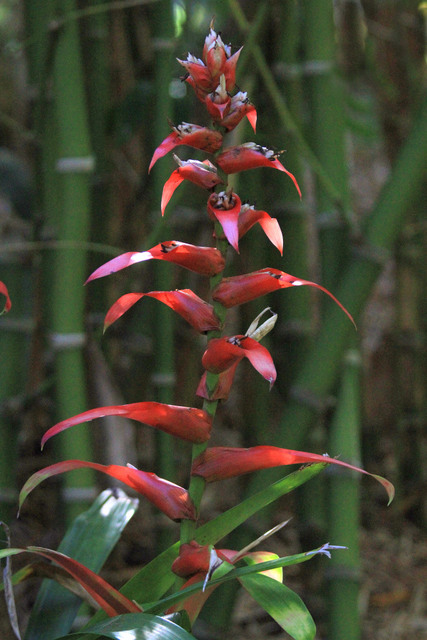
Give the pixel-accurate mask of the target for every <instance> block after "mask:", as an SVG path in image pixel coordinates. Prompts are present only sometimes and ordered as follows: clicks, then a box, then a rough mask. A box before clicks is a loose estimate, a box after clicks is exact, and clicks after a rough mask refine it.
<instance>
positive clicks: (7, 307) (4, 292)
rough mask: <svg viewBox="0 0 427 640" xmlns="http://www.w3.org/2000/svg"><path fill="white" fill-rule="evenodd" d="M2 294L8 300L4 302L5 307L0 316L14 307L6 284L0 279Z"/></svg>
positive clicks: (0, 291)
mask: <svg viewBox="0 0 427 640" xmlns="http://www.w3.org/2000/svg"><path fill="white" fill-rule="evenodd" d="M0 294H2V295H4V297H5V298H6V302H5V304H4V307H3V309H2V310H1V311H0V316H1V315H2V314H3V313H7V312H8V311H10V309H11V308H12V302H11V299H10V296H9V292H8V290H7V287H6V285H5V284H4V282H2V281H1V280H0Z"/></svg>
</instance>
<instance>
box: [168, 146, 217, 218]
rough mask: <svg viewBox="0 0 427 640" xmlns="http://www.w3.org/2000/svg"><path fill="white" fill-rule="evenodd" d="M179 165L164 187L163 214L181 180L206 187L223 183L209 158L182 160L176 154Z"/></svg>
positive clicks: (209, 187) (211, 187)
mask: <svg viewBox="0 0 427 640" xmlns="http://www.w3.org/2000/svg"><path fill="white" fill-rule="evenodd" d="M174 158H175V160H176V161H177V162H178V164H179V167H178V169H175V171H174V172H173V173H172V175H171V176H170V178H169V179H168V180H166V182H165V186H164V187H163V193H162V202H161V210H162V215H164V213H165V209H166V206H167V204H168V202H169V200H170V199H171V197H172V195H173V193H174V191H175V189H176V188H177V187H179V185H180V184H181V182H183V181H184V180H189V181H190V182H193V183H194V184H196V185H197V186H198V187H203V188H204V189H213V187H215V186H216V185H217V184H221V183H222V180H221V178H220V177H219V176H218V173H217V170H216V167H215V166H214V165H213V164H212V162H210V161H209V160H203V162H199V161H198V160H180V159H179V158H178V157H177V156H174Z"/></svg>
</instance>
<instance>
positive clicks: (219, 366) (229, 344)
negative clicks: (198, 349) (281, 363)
mask: <svg viewBox="0 0 427 640" xmlns="http://www.w3.org/2000/svg"><path fill="white" fill-rule="evenodd" d="M242 358H248V360H249V361H250V363H251V364H252V366H253V367H254V369H256V370H257V371H258V373H260V374H261V375H262V377H263V378H265V379H266V380H268V382H269V383H270V387H271V386H272V385H273V384H274V382H275V380H276V375H277V374H276V369H275V367H274V363H273V359H272V357H271V355H270V353H269V351H268V350H267V349H266V348H265V347H263V346H262V345H261V344H259V342H257V341H256V340H253V338H249V337H248V336H242V335H238V336H233V337H231V338H230V337H223V338H213V339H212V340H210V341H209V344H208V347H207V349H206V351H205V353H204V354H203V357H202V365H203V366H204V368H205V369H206V370H207V371H211V372H212V373H221V372H223V371H226V370H227V369H229V368H230V367H231V366H233V365H235V364H237V363H238V362H240V360H242Z"/></svg>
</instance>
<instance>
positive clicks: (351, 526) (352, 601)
mask: <svg viewBox="0 0 427 640" xmlns="http://www.w3.org/2000/svg"><path fill="white" fill-rule="evenodd" d="M354 343H355V346H354V347H353V348H352V349H349V350H348V351H347V354H346V356H345V359H344V370H343V375H342V379H341V385H340V391H339V395H338V403H337V409H336V411H335V413H334V417H333V419H332V422H331V425H330V432H329V443H328V446H329V450H330V451H334V452H337V453H338V452H339V454H340V456H341V458H340V459H342V460H345V461H346V462H350V463H351V464H354V465H357V466H360V422H361V415H360V414H361V411H360V407H361V399H360V368H361V364H362V363H361V355H360V351H359V349H358V348H357V341H356V339H355V340H354ZM326 477H327V479H328V494H327V498H328V501H327V507H328V510H327V513H328V539H330V540H333V541H334V543H335V544H340V545H345V546H346V547H347V550H346V552H345V553H343V554H341V555H338V554H336V555H334V557H333V558H332V559H331V562H330V564H328V566H327V568H326V577H327V579H328V582H329V593H328V595H329V602H328V612H329V637H330V638H331V640H341V639H342V638H346V640H359V639H360V637H361V628H360V617H359V607H358V601H359V582H360V559H359V531H358V527H359V505H360V496H359V494H360V482H359V476H358V474H356V473H354V472H349V473H334V472H333V471H332V469H330V468H329V469H327V470H326Z"/></svg>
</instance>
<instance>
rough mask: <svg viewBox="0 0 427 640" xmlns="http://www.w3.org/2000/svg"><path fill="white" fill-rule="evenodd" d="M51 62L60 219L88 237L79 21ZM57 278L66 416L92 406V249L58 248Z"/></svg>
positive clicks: (64, 33) (83, 476)
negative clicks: (88, 307) (88, 385)
mask: <svg viewBox="0 0 427 640" xmlns="http://www.w3.org/2000/svg"><path fill="white" fill-rule="evenodd" d="M75 8H76V6H75V2H74V0H61V1H60V2H58V3H57V11H58V13H59V15H60V16H61V15H62V16H65V17H66V16H67V14H68V13H70V12H73V11H75ZM57 38H58V41H57V47H56V50H55V59H54V63H53V84H54V103H55V118H56V122H57V133H58V157H57V161H56V170H57V173H58V182H59V185H60V191H61V202H60V203H58V205H57V211H56V215H55V219H54V221H53V222H54V224H55V229H56V233H57V237H58V239H59V240H76V241H78V240H82V241H87V240H88V234H89V212H90V204H91V175H92V172H93V169H94V159H93V156H92V152H91V146H90V139H89V128H88V122H87V107H86V99H85V95H84V86H85V84H84V78H83V69H82V60H81V52H80V41H79V32H78V25H77V24H76V22H73V21H72V22H66V23H65V24H64V25H63V27H62V28H61V29H60V31H59V33H58V35H57ZM51 267H52V268H53V282H52V320H51V340H52V346H53V349H54V351H55V376H56V411H57V414H58V419H64V418H66V417H69V416H72V415H74V414H76V413H79V412H81V411H84V410H85V409H86V390H85V369H84V360H83V347H84V342H85V325H84V302H85V290H84V288H83V283H84V281H85V279H86V276H87V268H86V254H85V253H84V252H82V251H73V250H69V249H64V250H63V251H58V252H56V254H55V256H54V261H53V263H52V265H51ZM61 446H62V450H63V452H64V457H66V458H83V459H85V458H86V459H91V457H92V455H91V445H90V440H89V432H88V430H87V429H85V428H83V429H79V431H78V432H77V431H76V432H75V433H70V434H67V433H65V434H63V437H62V439H61ZM65 491H66V493H65V496H66V497H67V495H68V496H69V497H71V501H70V502H69V503H68V504H66V507H67V515H68V518H70V519H72V518H73V517H75V515H76V513H78V512H79V511H80V510H81V506H82V505H84V504H87V502H88V500H89V499H90V498H91V497H92V495H91V493H92V491H93V475H92V473H88V472H85V473H83V472H81V473H80V474H79V475H78V476H76V475H75V474H72V476H71V479H68V478H67V479H66V480H65Z"/></svg>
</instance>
